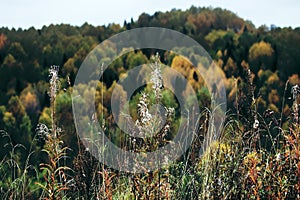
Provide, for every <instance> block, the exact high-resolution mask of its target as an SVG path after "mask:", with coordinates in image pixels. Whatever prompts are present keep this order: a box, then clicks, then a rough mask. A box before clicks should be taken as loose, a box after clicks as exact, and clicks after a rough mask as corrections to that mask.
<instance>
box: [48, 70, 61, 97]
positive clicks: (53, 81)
mask: <svg viewBox="0 0 300 200" xmlns="http://www.w3.org/2000/svg"><path fill="white" fill-rule="evenodd" d="M58 71H59V66H55V65H53V66H51V67H50V69H49V76H50V91H49V96H50V98H51V99H55V97H56V92H57V91H58Z"/></svg>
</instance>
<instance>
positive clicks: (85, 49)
mask: <svg viewBox="0 0 300 200" xmlns="http://www.w3.org/2000/svg"><path fill="white" fill-rule="evenodd" d="M141 27H162V28H168V29H172V30H175V31H179V32H180V33H183V34H185V35H187V36H189V37H191V38H193V39H194V40H195V41H197V42H198V43H199V44H200V45H201V46H202V47H203V48H204V49H205V50H206V51H207V52H208V53H209V55H210V56H211V58H212V60H213V61H214V63H215V64H216V65H217V67H218V68H219V69H221V71H222V74H223V75H224V85H225V88H226V96H227V97H226V98H227V110H226V119H225V122H224V127H223V129H222V131H221V135H220V136H219V138H217V139H216V141H214V142H213V143H211V144H210V146H209V147H208V148H207V149H206V151H205V152H203V153H202V154H201V155H200V153H199V152H200V149H201V145H203V140H204V138H205V136H206V134H207V132H208V131H210V129H209V128H208V127H209V123H211V122H210V121H209V120H208V119H209V116H211V115H213V111H212V110H210V106H211V101H212V95H211V94H210V92H209V90H208V88H207V86H206V83H205V81H204V79H203V78H202V77H201V74H198V72H196V70H195V68H194V67H193V66H192V64H191V63H190V62H187V61H186V60H185V59H184V58H182V57H181V56H180V55H177V54H174V53H172V52H170V51H164V50H160V49H141V50H133V51H129V52H128V53H126V54H124V55H122V56H121V57H119V58H118V59H116V60H114V61H113V62H112V63H111V64H110V65H109V67H108V68H107V69H106V70H105V71H104V75H103V77H102V78H101V79H100V80H99V81H98V83H96V84H95V85H96V87H90V86H89V85H82V86H81V88H80V90H81V91H82V92H83V93H84V94H86V95H87V96H88V95H91V94H95V100H96V102H95V103H94V104H95V107H96V113H95V115H96V116H97V117H93V120H94V121H97V123H100V124H101V126H102V128H103V130H104V133H105V135H106V136H107V137H108V138H110V140H111V141H112V142H113V143H114V144H116V145H118V146H119V147H120V148H124V149H126V148H129V149H130V150H131V151H136V152H151V151H154V150H156V149H158V148H160V147H161V146H164V145H166V144H168V143H169V142H170V141H171V140H172V139H173V138H174V137H175V133H176V131H177V129H178V126H179V123H180V118H181V115H180V113H178V112H179V111H178V109H179V105H178V104H179V102H178V100H177V99H176V97H175V96H174V94H172V93H171V92H170V91H169V90H165V89H162V88H157V87H158V86H157V87H156V88H155V85H154V86H153V85H146V86H145V87H143V88H139V90H138V91H136V92H135V93H134V94H133V96H132V97H130V102H129V108H130V114H131V116H132V118H133V119H135V120H136V121H137V122H138V124H137V126H138V127H139V128H140V129H139V130H140V131H141V130H142V131H146V132H147V131H149V130H150V129H151V128H153V126H156V125H155V123H156V122H153V123H150V125H149V124H147V123H145V121H146V122H147V119H146V117H147V115H145V114H144V113H143V112H144V110H145V109H146V111H148V106H149V105H151V104H155V102H156V101H158V100H161V101H162V102H163V105H164V106H165V107H166V108H167V114H166V116H167V121H166V125H165V126H164V127H163V128H162V130H160V131H159V132H158V133H157V134H156V135H155V134H154V136H153V138H152V139H151V140H149V138H146V139H144V140H143V139H141V140H138V141H137V142H136V143H134V145H132V142H131V141H132V140H133V138H131V137H129V136H128V135H126V134H124V133H123V132H122V130H120V129H119V128H118V126H117V124H116V121H115V119H114V117H113V115H112V105H111V102H112V98H113V97H114V96H113V95H112V93H113V90H114V89H115V88H118V87H119V89H118V91H119V92H120V95H122V94H123V93H126V89H124V88H122V87H121V86H120V85H119V84H118V82H119V80H120V79H121V77H125V80H126V76H128V73H127V71H129V70H130V69H132V68H133V67H135V66H139V65H144V64H150V65H151V66H153V68H154V69H159V67H160V66H162V65H164V66H168V67H170V68H171V69H174V70H176V71H178V72H179V73H181V74H182V75H183V76H184V77H185V79H186V80H187V82H188V83H189V84H190V85H192V87H193V89H194V90H195V92H196V96H197V102H198V104H199V108H200V112H201V116H200V118H199V123H200V124H201V126H200V128H199V129H197V130H196V132H195V133H194V134H195V137H194V139H193V141H192V144H191V146H190V147H189V148H188V149H187V150H186V152H185V153H184V154H183V155H182V156H181V157H180V158H178V159H177V160H176V161H175V162H172V163H170V164H168V165H167V166H164V167H162V168H160V169H156V170H153V171H147V170H145V171H144V172H143V173H138V174H134V173H127V172H121V171H118V170H115V169H112V168H110V167H109V166H106V165H104V164H103V163H101V162H100V161H99V160H98V159H96V158H95V157H94V156H93V155H92V153H91V152H90V151H89V150H88V149H87V148H86V147H85V145H84V144H85V143H84V142H83V141H82V140H81V139H80V138H79V137H78V134H77V131H76V127H75V123H74V116H73V111H72V91H73V85H74V82H75V79H76V75H77V72H78V70H79V68H80V66H81V64H82V63H83V61H84V59H85V58H86V56H87V55H88V54H89V52H90V51H91V50H93V49H94V48H95V47H96V46H97V45H98V44H99V43H101V42H103V41H105V40H106V39H108V38H110V37H111V36H113V35H116V34H118V33H121V32H123V31H126V30H133V29H135V28H141ZM299 47H300V27H299V28H291V27H271V28H270V27H268V26H265V25H262V26H260V27H255V26H254V25H253V24H252V22H251V21H246V20H244V19H242V18H240V17H239V16H237V15H236V14H234V13H233V12H231V11H229V10H225V9H221V8H205V7H194V6H192V7H191V8H189V9H188V10H185V11H183V10H178V9H173V10H171V11H168V12H156V13H155V14H153V15H149V14H146V13H142V14H141V15H140V16H139V18H138V20H136V21H134V20H133V19H132V20H131V21H124V24H115V23H111V24H109V25H107V26H93V25H90V24H89V23H85V24H83V25H82V26H72V25H69V24H60V25H50V26H43V27H42V28H41V29H36V28H34V27H31V28H29V29H21V28H18V29H15V28H12V29H9V28H5V27H2V28H0V133H1V134H0V135H1V136H0V137H1V139H0V198H1V199H53V200H54V199H300V120H299V108H300V107H299V103H300V77H299V75H300V73H299V72H300V70H299V67H300V56H299V55H300V48H299ZM113 48H115V47H114V46H112V45H109V44H108V45H107V51H102V52H99V54H101V57H102V58H105V57H107V58H109V57H110V54H112V53H113V52H114V50H113ZM104 60H105V59H104ZM149 74H151V76H152V77H151V78H153V76H154V79H155V73H149ZM137 78H139V77H137ZM156 78H157V77H156ZM156 89H157V90H156ZM146 114H147V113H146ZM91 117H92V116H91ZM154 121H155V120H154ZM86 127H87V129H89V130H90V131H91V132H92V131H93V124H89V123H87V124H86ZM134 141H136V140H135V139H134ZM129 143H130V144H129ZM99 151H100V150H99ZM101 151H104V152H105V149H104V150H101Z"/></svg>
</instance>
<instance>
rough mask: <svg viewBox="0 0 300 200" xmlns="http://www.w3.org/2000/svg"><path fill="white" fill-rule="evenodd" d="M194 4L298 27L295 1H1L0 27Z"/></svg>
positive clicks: (118, 16) (106, 19)
mask: <svg viewBox="0 0 300 200" xmlns="http://www.w3.org/2000/svg"><path fill="white" fill-rule="evenodd" d="M192 5H194V6H196V7H203V6H205V7H209V6H211V7H213V8H216V7H221V8H224V9H228V10H230V11H232V12H234V13H235V14H237V15H238V16H240V17H242V18H243V19H245V20H250V21H252V23H253V24H254V25H255V26H256V27H259V26H260V25H267V26H270V25H271V24H275V25H276V26H279V27H289V26H291V27H293V28H295V27H300V1H299V0H206V1H204V0H105V1H104V0H81V1H76V0H9V1H8V0H1V3H0V11H1V12H0V27H8V28H13V27H14V28H19V27H21V28H23V29H27V28H30V27H32V26H34V27H35V28H41V27H43V26H44V25H50V24H61V23H65V24H71V25H77V26H81V25H82V24H84V23H85V22H88V23H89V24H92V25H108V24H110V23H119V24H121V25H123V22H124V20H127V21H130V19H131V18H133V19H134V20H137V19H138V16H139V15H140V14H141V13H143V12H145V13H148V14H154V13H155V12H156V11H162V12H164V11H170V10H171V9H173V8H176V9H181V10H186V9H188V8H190V7H191V6H192Z"/></svg>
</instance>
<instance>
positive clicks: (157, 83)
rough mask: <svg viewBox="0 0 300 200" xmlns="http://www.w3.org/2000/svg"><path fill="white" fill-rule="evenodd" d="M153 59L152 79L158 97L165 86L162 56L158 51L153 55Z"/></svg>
mask: <svg viewBox="0 0 300 200" xmlns="http://www.w3.org/2000/svg"><path fill="white" fill-rule="evenodd" d="M152 60H153V61H154V63H153V64H152V65H151V68H152V72H151V78H150V81H151V83H153V86H152V88H153V90H154V94H155V97H156V98H158V99H159V98H160V97H161V90H162V87H163V81H162V72H161V68H160V65H161V64H160V57H159V54H158V53H157V54H156V55H155V56H152Z"/></svg>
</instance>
